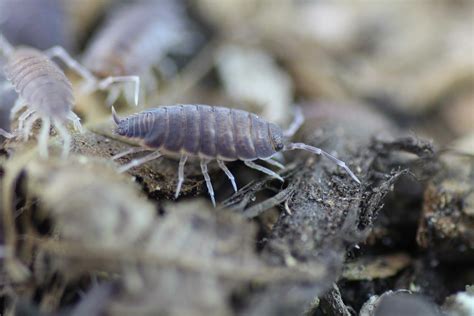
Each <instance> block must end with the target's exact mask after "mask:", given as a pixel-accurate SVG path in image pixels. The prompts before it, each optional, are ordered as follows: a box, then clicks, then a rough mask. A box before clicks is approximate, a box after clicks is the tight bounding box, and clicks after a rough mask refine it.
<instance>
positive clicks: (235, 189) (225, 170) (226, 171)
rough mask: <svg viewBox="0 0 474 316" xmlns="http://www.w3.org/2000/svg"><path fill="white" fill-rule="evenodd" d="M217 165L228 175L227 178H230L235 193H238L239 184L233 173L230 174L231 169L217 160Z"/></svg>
mask: <svg viewBox="0 0 474 316" xmlns="http://www.w3.org/2000/svg"><path fill="white" fill-rule="evenodd" d="M217 164H218V165H219V167H220V168H221V169H222V171H224V173H225V174H226V176H227V178H229V180H230V183H232V187H233V188H234V191H235V192H237V184H236V183H235V178H234V175H233V174H232V172H230V170H229V168H227V166H226V165H225V163H224V162H223V161H222V160H217Z"/></svg>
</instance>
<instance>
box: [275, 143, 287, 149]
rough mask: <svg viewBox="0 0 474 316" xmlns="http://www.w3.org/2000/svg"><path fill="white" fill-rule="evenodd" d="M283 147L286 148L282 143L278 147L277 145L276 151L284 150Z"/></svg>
mask: <svg viewBox="0 0 474 316" xmlns="http://www.w3.org/2000/svg"><path fill="white" fill-rule="evenodd" d="M283 147H285V146H284V145H283V144H281V143H280V144H276V145H275V149H276V151H280V150H282V149H283Z"/></svg>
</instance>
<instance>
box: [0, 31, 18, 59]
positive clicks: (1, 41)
mask: <svg viewBox="0 0 474 316" xmlns="http://www.w3.org/2000/svg"><path fill="white" fill-rule="evenodd" d="M14 50H15V49H14V48H13V46H12V44H10V42H9V41H8V40H7V39H6V38H5V37H4V36H3V34H1V33H0V52H1V54H2V55H4V56H5V57H7V58H8V56H10V55H11V54H12V53H13V51H14Z"/></svg>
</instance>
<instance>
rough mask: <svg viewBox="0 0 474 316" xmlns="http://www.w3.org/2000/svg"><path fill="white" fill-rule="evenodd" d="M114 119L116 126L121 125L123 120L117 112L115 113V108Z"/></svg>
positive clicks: (113, 111)
mask: <svg viewBox="0 0 474 316" xmlns="http://www.w3.org/2000/svg"><path fill="white" fill-rule="evenodd" d="M112 117H113V119H114V122H115V124H116V125H119V124H120V121H121V119H120V117H119V116H118V114H117V112H116V111H115V108H114V106H112Z"/></svg>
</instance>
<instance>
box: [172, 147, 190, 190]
mask: <svg viewBox="0 0 474 316" xmlns="http://www.w3.org/2000/svg"><path fill="white" fill-rule="evenodd" d="M186 160H188V156H185V155H182V156H181V159H180V160H179V167H178V184H177V185H176V193H175V194H174V198H175V199H177V198H178V196H179V192H180V191H181V186H182V185H183V182H184V164H185V163H186Z"/></svg>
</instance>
